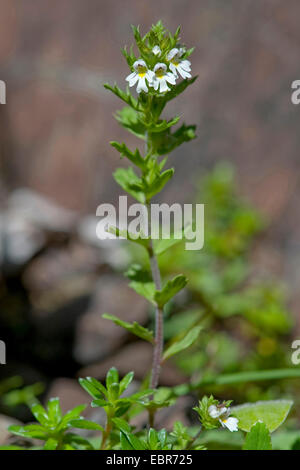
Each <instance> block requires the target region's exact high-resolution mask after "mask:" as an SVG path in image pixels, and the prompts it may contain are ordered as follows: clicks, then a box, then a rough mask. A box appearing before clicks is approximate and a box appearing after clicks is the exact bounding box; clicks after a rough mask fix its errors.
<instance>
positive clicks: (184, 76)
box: [177, 64, 192, 78]
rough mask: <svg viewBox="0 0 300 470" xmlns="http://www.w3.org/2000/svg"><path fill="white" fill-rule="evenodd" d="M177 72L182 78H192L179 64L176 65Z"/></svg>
mask: <svg viewBox="0 0 300 470" xmlns="http://www.w3.org/2000/svg"><path fill="white" fill-rule="evenodd" d="M177 70H178V72H179V73H180V75H181V76H182V78H191V76H192V75H191V74H190V73H189V72H187V71H186V70H184V69H183V68H182V67H181V64H179V65H178V67H177Z"/></svg>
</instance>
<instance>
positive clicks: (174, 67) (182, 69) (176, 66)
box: [167, 48, 192, 78]
mask: <svg viewBox="0 0 300 470" xmlns="http://www.w3.org/2000/svg"><path fill="white" fill-rule="evenodd" d="M182 54H183V49H182V48H181V49H180V50H179V49H177V48H174V49H171V50H170V52H169V53H168V55H167V59H168V61H169V62H170V65H169V67H170V70H171V71H172V72H173V74H174V75H175V77H176V78H177V77H178V73H177V72H179V74H180V75H181V76H182V78H191V76H192V75H191V74H190V71H191V63H190V61H189V60H180V57H181V55H182Z"/></svg>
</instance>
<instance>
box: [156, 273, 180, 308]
mask: <svg viewBox="0 0 300 470" xmlns="http://www.w3.org/2000/svg"><path fill="white" fill-rule="evenodd" d="M186 284H187V278H186V277H185V276H183V275H182V274H179V275H178V276H176V277H174V279H172V280H171V281H168V282H167V283H166V285H165V286H164V287H163V288H162V290H160V291H156V292H155V294H154V300H155V302H156V303H157V305H158V307H159V308H163V307H164V305H165V304H166V303H167V302H169V300H170V299H172V298H173V297H174V296H175V295H176V294H177V293H178V292H179V291H181V290H182V289H183V288H184V287H185V286H186Z"/></svg>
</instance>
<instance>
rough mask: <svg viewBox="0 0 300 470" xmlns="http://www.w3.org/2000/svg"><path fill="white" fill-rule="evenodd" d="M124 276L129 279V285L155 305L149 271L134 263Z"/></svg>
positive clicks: (153, 288)
mask: <svg viewBox="0 0 300 470" xmlns="http://www.w3.org/2000/svg"><path fill="white" fill-rule="evenodd" d="M125 276H127V277H128V278H129V279H130V280H131V282H130V283H129V287H131V288H132V289H134V290H135V292H137V293H138V294H139V295H142V296H143V297H145V298H146V299H147V300H149V302H151V303H152V304H153V305H155V301H154V293H155V285H154V282H153V280H152V277H151V276H150V273H149V271H146V270H145V269H143V268H142V267H141V266H139V265H136V264H135V265H132V266H131V267H130V268H129V269H128V271H127V272H126V273H125Z"/></svg>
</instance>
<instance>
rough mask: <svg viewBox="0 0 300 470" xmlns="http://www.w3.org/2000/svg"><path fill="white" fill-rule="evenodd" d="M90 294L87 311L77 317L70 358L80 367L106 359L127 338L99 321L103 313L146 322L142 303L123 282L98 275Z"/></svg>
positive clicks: (106, 321)
mask: <svg viewBox="0 0 300 470" xmlns="http://www.w3.org/2000/svg"><path fill="white" fill-rule="evenodd" d="M94 292H95V293H94V297H93V299H92V301H91V306H90V309H89V311H88V312H87V313H86V314H84V315H83V316H82V317H81V318H80V320H79V322H78V325H77V330H76V338H75V345H74V357H75V359H76V360H77V361H78V362H80V363H81V364H89V363H91V362H95V361H97V360H99V359H101V358H104V357H106V356H107V355H108V354H110V353H112V352H114V351H115V350H116V349H117V348H119V347H120V346H121V345H122V344H123V343H124V341H125V340H126V338H127V337H128V333H127V331H126V330H124V329H123V328H121V327H119V326H116V325H115V324H114V323H113V322H111V321H109V320H105V319H103V318H102V314H103V313H110V314H112V315H116V316H117V317H120V318H121V319H122V320H125V321H128V322H133V321H138V322H139V323H141V324H145V323H146V322H147V319H148V314H147V310H148V304H147V302H146V300H145V299H144V298H143V297H141V296H139V295H137V294H136V293H135V292H134V291H133V290H132V289H131V288H130V287H128V282H127V281H126V280H125V279H120V278H117V277H116V276H102V277H101V278H100V280H99V281H98V283H97V284H96V286H95V290H94Z"/></svg>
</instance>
